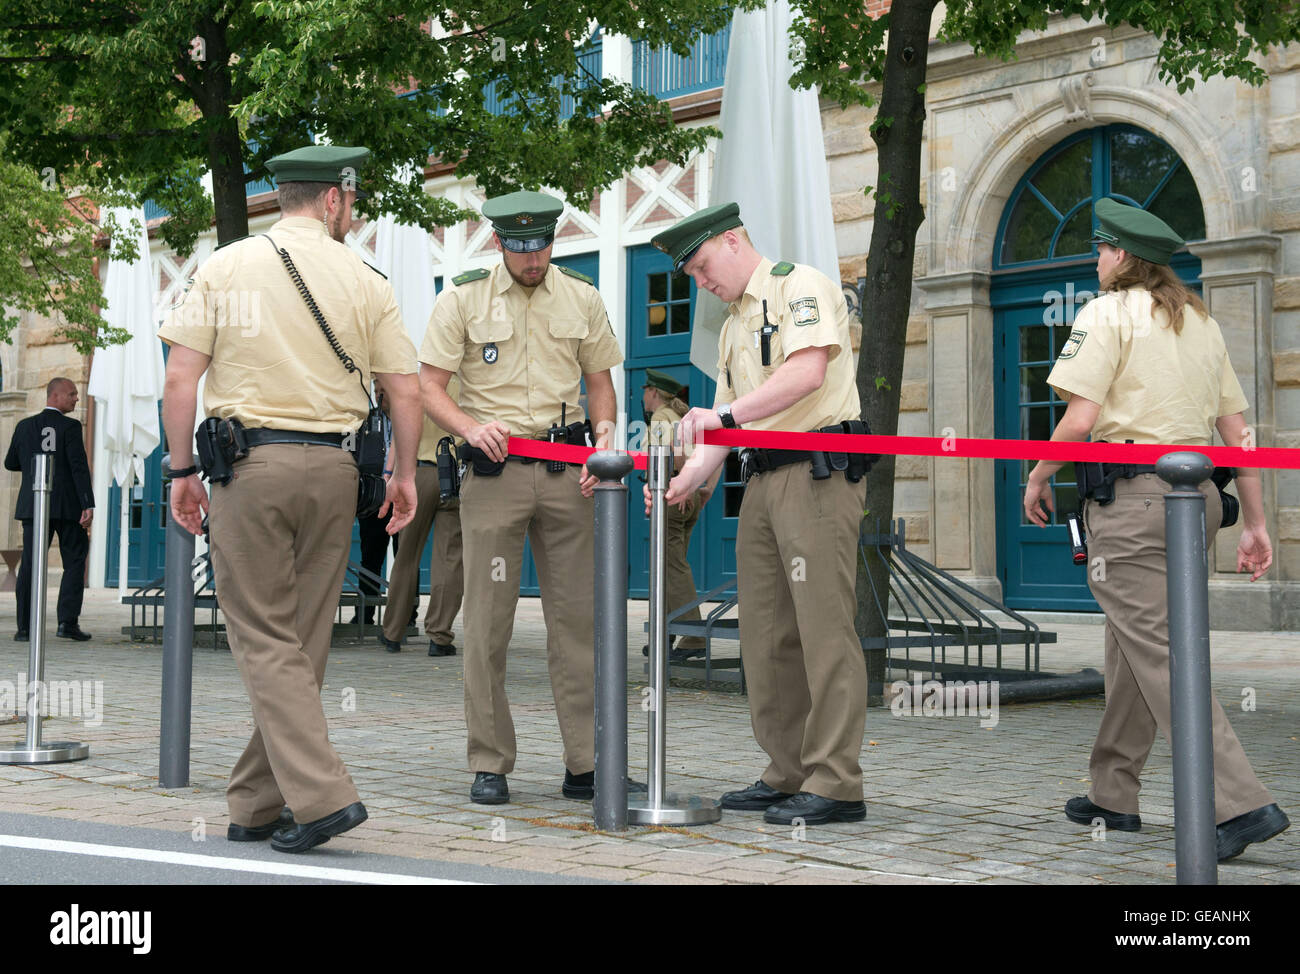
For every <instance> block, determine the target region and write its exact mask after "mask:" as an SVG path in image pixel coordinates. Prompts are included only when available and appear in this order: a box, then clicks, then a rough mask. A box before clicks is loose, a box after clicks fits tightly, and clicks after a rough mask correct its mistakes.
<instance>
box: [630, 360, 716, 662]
mask: <svg viewBox="0 0 1300 974" xmlns="http://www.w3.org/2000/svg"><path fill="white" fill-rule="evenodd" d="M685 395H686V387H685V386H683V385H682V384H681V383H680V382H678V381H677V380H676V379H674V378H673V377H672V376H671V375H669V374H668V373H667V372H661V371H660V370H659V369H646V373H645V385H643V386H642V387H641V405H642V408H643V409H644V410H645V419H646V425H647V427H648V428H649V433H650V442H651V443H658V442H662V443H672V444H673V447H674V451H673V452H674V458H673V467H674V472H676V470H677V469H680V467H681V464H682V456H683V452H682V448H681V439H680V437H679V436H678V424H680V423H681V421H682V417H683V416H685V415H686V412H687V410H689V409H690V407H689V406H687V405H686V402H685ZM656 436H658V437H660V439H656ZM721 473H722V468H721V467H719V468H718V469H717V470H716V471H714V474H713V476H712V477H710V478H709V480H708V482H707V483H705V484H702V485H701V486H700V489H699V490H697V491H695V493H693V494H691V495H690V497H688V498H686V500H685V501H683V502H682V503H681V504H670V505H668V509H667V511H665V512H664V586H665V588H666V589H667V595H668V608H669V610H670V611H671V610H673V609H676V608H678V607H679V606H683V605H686V603H688V602H694V601H695V600H696V599H697V598H699V593H698V592H697V591H696V590H695V576H694V575H693V574H692V573H691V563H690V561H688V560H687V557H686V552H687V549H688V548H689V547H690V544H691V531H693V530H694V529H695V523H696V522H697V521H698V520H699V519H700V511H702V510H703V509H704V505H705V504H706V503H708V500H709V498H710V497H711V496H712V495H713V487H714V484H715V483H716V482H717V478H718V477H719V476H720V475H721ZM677 618H678V621H680V622H699V621H700V610H699V607H698V606H697V607H696V608H694V609H691V610H690V611H689V612H686V613H684V614H682V615H680V616H678V617H677ZM675 639H676V637H675V636H669V637H668V644H669V646H672V644H673V641H674V640H675ZM641 651H642V653H644V654H646V655H649V647H648V646H644V647H642V650H641ZM703 654H704V638H703V637H701V636H683V637H682V639H681V641H680V642H678V643H677V648H676V649H673V650H672V652H671V659H672V661H673V662H674V663H680V662H683V661H685V660H688V659H693V658H694V657H696V656H701V655H703Z"/></svg>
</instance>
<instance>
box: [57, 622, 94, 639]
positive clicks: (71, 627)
mask: <svg viewBox="0 0 1300 974" xmlns="http://www.w3.org/2000/svg"><path fill="white" fill-rule="evenodd" d="M58 634H59V635H60V636H62V637H63V638H64V639H75V640H76V641H77V642H79V643H84V642H85V641H86V640H87V639H89V638H90V633H88V632H82V631H81V627H80V626H78V625H77V624H76V623H75V622H65V623H61V624H60V625H59V631H58Z"/></svg>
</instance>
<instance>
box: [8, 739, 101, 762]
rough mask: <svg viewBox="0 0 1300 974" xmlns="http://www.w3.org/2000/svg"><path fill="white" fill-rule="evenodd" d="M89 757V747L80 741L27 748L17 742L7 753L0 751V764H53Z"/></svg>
mask: <svg viewBox="0 0 1300 974" xmlns="http://www.w3.org/2000/svg"><path fill="white" fill-rule="evenodd" d="M88 757H90V745H89V744H82V743H81V742H80V741H54V742H53V743H50V744H42V745H41V746H40V747H36V748H28V747H27V746H26V744H25V743H24V742H19V743H18V744H15V745H14V746H13V747H11V748H10V749H9V750H7V751H0V764H55V763H56V762H59V761H82V760H85V759H86V758H88Z"/></svg>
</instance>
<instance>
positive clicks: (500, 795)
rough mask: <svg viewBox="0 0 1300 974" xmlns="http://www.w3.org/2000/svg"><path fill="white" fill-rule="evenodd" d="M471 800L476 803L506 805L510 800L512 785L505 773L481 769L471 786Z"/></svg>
mask: <svg viewBox="0 0 1300 974" xmlns="http://www.w3.org/2000/svg"><path fill="white" fill-rule="evenodd" d="M469 800H470V801H472V802H473V803H474V804H475V805H504V804H505V803H506V802H508V801H510V785H509V784H508V783H507V782H506V776H505V775H503V774H493V773H492V772H491V771H479V772H477V773H476V774H475V775H474V784H472V785H470V786H469Z"/></svg>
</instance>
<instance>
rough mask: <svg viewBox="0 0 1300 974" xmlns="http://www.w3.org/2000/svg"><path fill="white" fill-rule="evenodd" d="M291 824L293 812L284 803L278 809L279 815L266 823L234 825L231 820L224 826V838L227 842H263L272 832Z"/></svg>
mask: <svg viewBox="0 0 1300 974" xmlns="http://www.w3.org/2000/svg"><path fill="white" fill-rule="evenodd" d="M291 825H293V812H291V811H289V806H287V805H286V806H285V807H284V808H282V809H280V817H279V818H277V819H276V820H275V821H274V822H268V823H267V824H266V825H236V824H235V823H234V822H231V823H230V824H229V825H227V826H226V839H227V841H229V842H263V841H265V840H266V839H269V838H270V837H271V834H272V833H274V832H278V831H279V830H280V829H287V828H289V827H290V826H291Z"/></svg>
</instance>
